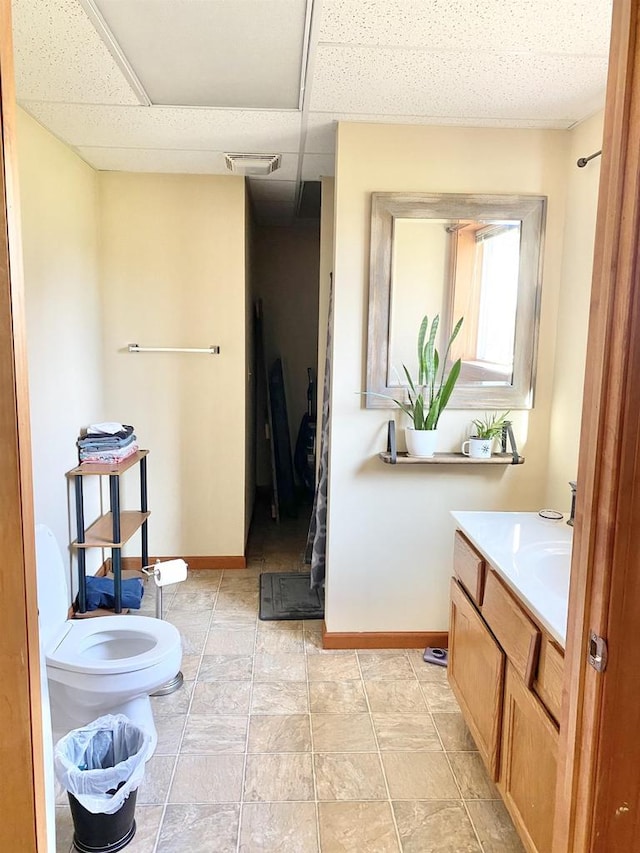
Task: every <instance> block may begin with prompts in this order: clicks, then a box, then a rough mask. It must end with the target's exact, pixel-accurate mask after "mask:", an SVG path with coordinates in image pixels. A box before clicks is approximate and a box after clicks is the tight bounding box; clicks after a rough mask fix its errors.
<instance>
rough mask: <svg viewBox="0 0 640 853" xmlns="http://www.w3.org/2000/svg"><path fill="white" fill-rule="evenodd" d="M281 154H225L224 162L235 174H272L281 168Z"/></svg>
mask: <svg viewBox="0 0 640 853" xmlns="http://www.w3.org/2000/svg"><path fill="white" fill-rule="evenodd" d="M281 159H282V158H281V156H280V154H225V155H224V162H225V165H226V167H227V169H229V171H230V172H233V173H234V174H235V175H254V176H255V175H263V176H264V175H270V174H271V172H275V170H276V169H279V168H280V161H281Z"/></svg>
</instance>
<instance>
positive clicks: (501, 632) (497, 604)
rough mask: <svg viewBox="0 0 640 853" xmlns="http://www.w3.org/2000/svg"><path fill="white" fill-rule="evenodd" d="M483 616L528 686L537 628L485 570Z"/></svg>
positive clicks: (493, 575)
mask: <svg viewBox="0 0 640 853" xmlns="http://www.w3.org/2000/svg"><path fill="white" fill-rule="evenodd" d="M481 610H482V615H483V617H484V618H485V620H486V622H487V624H488V626H489V628H491V630H492V631H493V634H494V636H495V637H496V639H497V641H498V642H499V643H500V645H501V646H502V648H503V649H504V651H505V654H506V655H507V658H508V659H509V660H510V661H511V663H512V664H513V667H514V669H515V670H516V672H517V673H518V674H519V675H520V677H521V678H522V679H523V681H524V683H525V684H526V685H527V687H529V688H530V687H531V685H532V683H533V676H534V673H535V671H536V670H535V667H536V664H537V658H538V649H539V647H540V631H539V630H538V628H537V627H536V626H535V625H534V624H533V622H532V621H531V619H529V617H528V616H527V614H526V613H525V612H524V610H522V608H521V607H520V605H519V604H518V603H517V601H516V600H515V599H514V598H513V596H512V595H511V593H510V592H509V591H508V590H507V589H506V587H505V586H503V584H502V581H500V580H499V579H498V576H497V575H496V574H495V572H493V571H488V572H487V579H486V583H485V589H484V600H483V603H482V607H481Z"/></svg>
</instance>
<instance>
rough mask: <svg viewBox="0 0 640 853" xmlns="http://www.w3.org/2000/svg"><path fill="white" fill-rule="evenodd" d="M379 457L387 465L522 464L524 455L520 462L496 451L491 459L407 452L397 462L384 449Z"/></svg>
mask: <svg viewBox="0 0 640 853" xmlns="http://www.w3.org/2000/svg"><path fill="white" fill-rule="evenodd" d="M378 457H379V458H380V459H382V461H383V462H385V463H386V464H387V465H394V464H395V465H522V464H523V463H524V456H520V457H518V462H514V461H513V454H512V453H494V454H493V456H491V457H489V459H471V458H470V457H469V456H464V455H463V454H462V453H436V454H435V455H434V456H431V457H429V458H426V459H425V458H421V457H419V456H409V455H408V454H407V453H404V452H403V453H398V454H397V459H396V462H395V463H394V462H392V461H391V453H389V451H388V450H387V451H384V452H383V453H378Z"/></svg>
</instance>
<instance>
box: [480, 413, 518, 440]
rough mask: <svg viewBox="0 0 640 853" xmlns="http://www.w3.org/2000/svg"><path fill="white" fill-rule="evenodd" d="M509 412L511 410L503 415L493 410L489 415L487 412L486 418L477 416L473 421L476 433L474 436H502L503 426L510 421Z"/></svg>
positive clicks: (490, 438)
mask: <svg viewBox="0 0 640 853" xmlns="http://www.w3.org/2000/svg"><path fill="white" fill-rule="evenodd" d="M509 414H510V412H505V413H504V414H503V415H499V414H498V412H493V413H492V414H490V415H488V414H487V413H486V412H485V416H484V418H476V419H475V420H474V421H473V425H474V427H475V433H474V434H473V436H472V438H484V439H487V440H493V439H494V438H500V436H501V435H502V428H503V427H504V426H505V424H507V423H508V422H509Z"/></svg>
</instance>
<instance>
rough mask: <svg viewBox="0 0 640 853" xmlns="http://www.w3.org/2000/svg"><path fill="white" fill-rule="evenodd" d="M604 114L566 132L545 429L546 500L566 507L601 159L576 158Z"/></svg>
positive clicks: (574, 460) (573, 469) (588, 146)
mask: <svg viewBox="0 0 640 853" xmlns="http://www.w3.org/2000/svg"><path fill="white" fill-rule="evenodd" d="M603 120H604V115H603V113H599V114H598V115H596V116H593V117H592V118H590V119H589V120H588V121H584V122H582V123H581V124H579V125H578V126H577V127H576V128H575V129H574V130H572V131H571V133H570V134H569V137H570V146H569V150H568V152H567V165H566V171H567V213H566V219H565V226H564V252H563V257H562V285H561V290H560V301H559V304H558V334H557V341H556V358H555V370H554V382H553V404H552V408H551V419H550V428H549V462H548V482H547V492H546V498H545V503H546V504H548V505H549V506H553V507H557V508H558V509H560V510H562V511H564V512H568V510H569V507H570V505H571V497H570V490H569V486H568V481H569V480H575V479H576V477H577V473H578V445H579V443H580V417H581V410H582V390H583V381H584V366H585V355H586V348H587V327H588V321H589V302H590V296H591V273H592V269H593V244H594V237H595V228H596V211H597V202H598V184H599V181H600V162H601V161H600V158H599V157H597V158H596V159H595V160H591V161H590V162H589V163H588V164H587V166H585V167H584V168H582V169H579V168H578V167H577V165H576V161H577V160H578V158H579V157H585V156H589V155H590V154H593V153H594V152H595V151H598V150H599V149H600V148H602V126H603Z"/></svg>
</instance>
